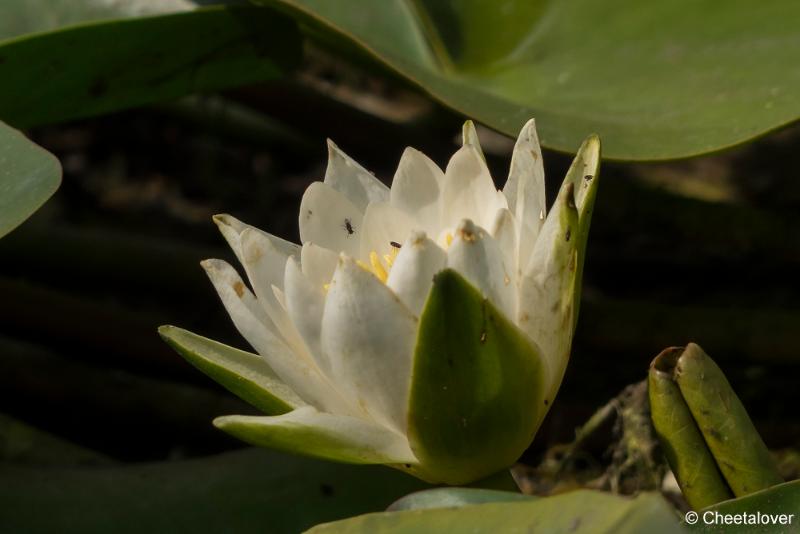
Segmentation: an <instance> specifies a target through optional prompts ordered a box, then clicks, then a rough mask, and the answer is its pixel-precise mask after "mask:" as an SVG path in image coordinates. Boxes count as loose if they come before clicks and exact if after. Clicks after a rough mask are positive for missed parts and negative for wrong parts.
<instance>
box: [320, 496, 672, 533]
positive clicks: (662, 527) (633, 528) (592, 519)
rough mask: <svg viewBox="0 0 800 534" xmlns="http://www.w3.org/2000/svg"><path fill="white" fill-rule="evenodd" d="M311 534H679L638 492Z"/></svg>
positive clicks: (664, 508) (506, 505) (384, 519)
mask: <svg viewBox="0 0 800 534" xmlns="http://www.w3.org/2000/svg"><path fill="white" fill-rule="evenodd" d="M309 532H311V533H314V534H333V533H336V534H345V533H346V534H355V533H372V532H386V533H389V532H391V533H392V534H401V533H402V534H404V533H409V534H411V533H415V534H416V533H418V532H471V533H473V534H482V533H487V534H489V533H491V534H494V533H495V532H503V533H510V534H514V533H519V534H522V533H526V532H547V533H549V534H559V533H567V532H569V533H576V534H580V533H589V532H591V533H592V534H602V533H614V534H626V533H639V532H647V533H648V534H661V533H665V534H666V533H669V534H672V533H676V532H683V529H682V528H681V525H680V523H679V522H678V518H677V515H676V514H675V513H674V512H673V510H672V509H671V507H670V506H669V505H668V504H667V503H666V501H664V499H663V498H662V497H661V496H660V495H658V494H654V493H642V494H641V495H639V496H638V497H636V498H635V499H628V498H624V497H617V496H614V495H611V494H608V493H602V492H599V491H589V490H579V491H573V492H571V493H565V494H562V495H556V496H554V497H548V498H542V499H531V500H530V501H520V502H495V503H488V504H478V505H471V506H462V507H458V508H434V509H422V510H407V511H402V512H383V513H377V514H368V515H363V516H361V517H354V518H351V519H346V520H344V521H337V522H335V523H329V524H327V525H319V526H317V527H315V528H313V529H311V530H310V531H309Z"/></svg>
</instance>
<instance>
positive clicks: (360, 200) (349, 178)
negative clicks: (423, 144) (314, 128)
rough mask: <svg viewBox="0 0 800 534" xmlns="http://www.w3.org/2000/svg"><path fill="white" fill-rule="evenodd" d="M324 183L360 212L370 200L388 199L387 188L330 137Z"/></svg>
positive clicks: (382, 200)
mask: <svg viewBox="0 0 800 534" xmlns="http://www.w3.org/2000/svg"><path fill="white" fill-rule="evenodd" d="M325 183H326V184H327V185H329V186H330V187H332V188H333V189H335V190H337V191H339V192H340V193H342V194H343V195H344V196H346V197H347V198H348V199H349V200H350V202H352V203H353V204H354V205H355V206H356V207H357V208H358V209H359V210H360V211H361V212H362V213H363V211H364V210H365V209H367V204H369V203H370V202H386V201H388V200H389V188H388V187H386V185H385V184H383V183H382V182H381V181H380V180H378V179H377V178H375V176H373V175H372V173H370V172H369V171H367V170H366V169H365V168H364V167H362V166H361V165H359V164H358V163H356V162H355V161H354V160H353V159H352V158H350V156H348V155H347V154H345V153H344V152H342V151H341V150H340V149H339V147H338V146H336V145H335V144H334V142H333V141H331V140H330V139H328V168H327V169H326V170H325Z"/></svg>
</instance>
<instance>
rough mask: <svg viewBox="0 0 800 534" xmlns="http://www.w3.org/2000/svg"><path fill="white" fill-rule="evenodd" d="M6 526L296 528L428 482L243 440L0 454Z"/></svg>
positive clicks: (243, 531) (84, 530)
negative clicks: (230, 447)
mask: <svg viewBox="0 0 800 534" xmlns="http://www.w3.org/2000/svg"><path fill="white" fill-rule="evenodd" d="M0 480H2V481H3V483H2V484H0V503H2V513H0V525H2V531H3V532H9V533H12V532H13V533H28V534H33V533H41V534H50V533H55V532H58V533H60V534H108V533H109V532H113V533H115V534H142V533H144V532H153V533H170V534H173V533H175V534H180V533H198V534H199V533H204V532H211V533H235V534H250V533H253V534H256V533H258V534H265V533H269V534H283V533H286V534H297V533H298V532H302V531H303V530H305V529H307V528H310V527H312V526H313V525H315V524H317V523H321V522H324V521H334V520H336V519H343V518H345V517H349V516H353V515H356V514H363V513H367V512H375V511H380V510H385V509H386V507H387V506H389V504H391V503H392V502H393V501H394V500H396V499H398V498H400V497H401V496H403V495H405V494H408V493H411V492H413V491H418V490H421V489H424V488H426V487H428V486H427V485H426V484H424V483H423V482H421V481H419V480H417V479H415V478H413V477H410V476H407V475H405V474H403V473H400V472H398V471H395V470H394V469H386V468H385V467H382V466H355V465H344V464H337V463H333V462H322V461H316V460H311V459H309V458H301V457H298V456H291V455H286V454H279V453H275V452H270V451H265V450H255V449H247V450H242V451H236V452H231V453H226V454H221V455H217V456H210V457H205V458H196V459H191V460H181V461H169V462H166V461H165V462H156V463H144V464H143V463H137V464H128V465H123V466H112V467H103V468H97V467H92V468H84V469H79V468H75V467H69V468H54V467H52V466H48V467H47V468H33V467H20V466H14V465H12V464H9V463H0Z"/></svg>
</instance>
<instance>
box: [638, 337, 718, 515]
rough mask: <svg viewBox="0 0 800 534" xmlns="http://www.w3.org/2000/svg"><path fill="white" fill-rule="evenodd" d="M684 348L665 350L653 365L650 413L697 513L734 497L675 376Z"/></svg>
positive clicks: (670, 461) (676, 474)
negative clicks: (678, 360)
mask: <svg viewBox="0 0 800 534" xmlns="http://www.w3.org/2000/svg"><path fill="white" fill-rule="evenodd" d="M682 353H683V348H682V347H677V348H671V349H666V350H664V351H663V352H662V353H661V354H659V355H658V356H656V358H655V359H654V360H653V363H652V364H651V365H650V374H649V379H648V390H649V395H650V413H651V417H652V420H653V427H654V428H655V430H656V434H657V435H658V439H659V441H660V442H661V448H662V449H663V450H664V454H665V456H666V457H667V461H668V462H669V465H670V467H671V468H672V472H673V473H674V474H675V479H676V480H677V481H678V484H679V485H680V487H681V491H682V492H683V496H684V497H685V498H686V502H688V503H689V506H691V507H692V509H694V510H699V509H700V508H704V507H706V506H709V505H712V504H716V503H718V502H720V501H724V500H727V499H730V498H731V497H733V493H732V492H731V490H730V488H729V487H728V484H727V483H726V482H725V479H724V478H723V477H722V473H720V471H719V467H717V463H716V461H715V460H714V456H713V455H712V454H711V451H710V450H709V449H708V446H707V445H706V442H705V440H704V439H703V434H702V433H701V432H700V429H699V428H698V427H697V423H695V421H694V419H693V418H692V413H691V412H690V411H689V407H688V406H687V405H686V402H685V401H684V400H683V397H682V396H681V391H680V389H679V388H678V385H677V384H676V383H675V381H674V379H673V377H672V370H673V369H674V367H675V363H676V361H677V359H678V357H680V355H681V354H682Z"/></svg>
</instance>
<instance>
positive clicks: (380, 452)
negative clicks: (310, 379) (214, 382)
mask: <svg viewBox="0 0 800 534" xmlns="http://www.w3.org/2000/svg"><path fill="white" fill-rule="evenodd" d="M214 425H215V426H216V427H217V428H219V429H221V430H224V431H225V432H227V433H229V434H231V435H233V436H236V437H237V438H239V439H241V440H243V441H246V442H248V443H250V444H251V445H256V446H259V447H266V448H269V449H276V450H279V451H284V452H292V453H296V454H302V455H305V456H312V457H314V458H323V459H326V460H333V461H336V462H345V463H351V464H413V463H415V462H416V458H414V455H413V454H412V453H411V450H410V449H409V448H408V441H407V440H406V438H405V437H404V436H401V435H399V434H395V433H394V432H392V431H391V430H389V429H387V428H385V427H382V426H380V425H378V424H376V423H372V422H370V421H366V420H364V419H358V418H355V417H348V416H345V415H333V414H329V413H322V412H318V411H317V410H316V409H314V408H312V407H311V406H304V407H302V408H298V409H296V410H294V411H292V412H289V413H287V414H284V415H279V416H275V417H257V416H246V415H228V416H225V417H218V418H216V419H215V420H214ZM409 467H410V466H409Z"/></svg>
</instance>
